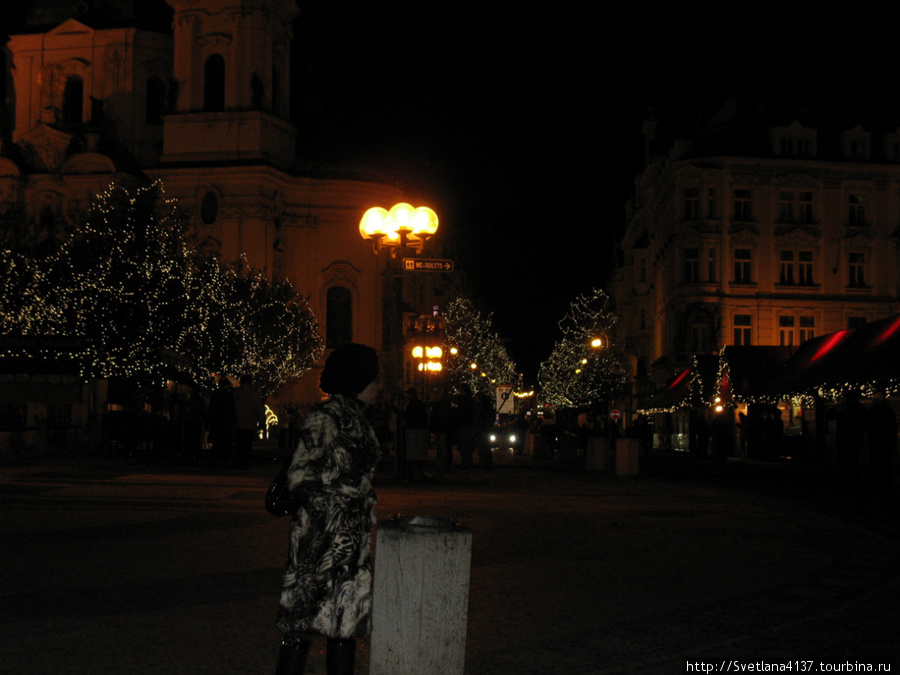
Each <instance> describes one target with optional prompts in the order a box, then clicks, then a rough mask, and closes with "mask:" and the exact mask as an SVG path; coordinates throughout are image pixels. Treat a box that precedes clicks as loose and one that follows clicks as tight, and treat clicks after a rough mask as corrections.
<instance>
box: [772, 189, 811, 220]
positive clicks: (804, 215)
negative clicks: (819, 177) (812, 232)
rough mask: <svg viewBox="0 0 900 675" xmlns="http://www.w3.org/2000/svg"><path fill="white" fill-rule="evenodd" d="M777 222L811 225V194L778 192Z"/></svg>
mask: <svg viewBox="0 0 900 675" xmlns="http://www.w3.org/2000/svg"><path fill="white" fill-rule="evenodd" d="M778 222H781V223H804V224H808V223H812V222H813V212H812V192H790V191H782V192H780V193H779V195H778Z"/></svg>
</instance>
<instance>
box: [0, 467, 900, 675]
mask: <svg viewBox="0 0 900 675" xmlns="http://www.w3.org/2000/svg"><path fill="white" fill-rule="evenodd" d="M262 455H265V453H264V452H263V453H262ZM262 455H261V454H259V453H258V457H257V459H258V462H257V463H256V464H255V466H254V467H253V468H252V469H250V470H249V471H245V472H236V471H218V472H215V473H210V472H205V471H202V470H199V469H195V468H191V467H181V468H179V467H175V466H166V465H161V464H152V463H147V462H139V461H134V460H127V461H126V460H116V461H99V460H96V461H95V460H91V461H86V460H82V461H80V462H72V461H69V462H56V463H44V464H42V465H36V466H29V467H6V468H4V469H3V470H2V472H0V506H2V521H0V537H2V540H0V543H2V548H0V584H2V585H0V598H2V604H0V629H2V635H3V637H2V640H0V673H4V674H5V673H10V674H11V675H18V674H19V673H22V674H27V673H51V672H53V673H56V672H61V673H85V674H93V673H117V674H118V673H125V672H130V673H270V672H273V670H274V660H275V654H276V652H277V640H278V636H277V634H276V633H275V631H274V628H273V626H272V619H273V613H274V607H275V603H276V602H277V588H278V584H279V574H280V565H281V562H282V558H283V555H284V551H283V547H284V545H285V535H286V529H287V523H286V521H283V520H278V519H275V518H272V517H270V516H268V514H265V513H264V512H262V510H261V500H262V495H263V492H264V490H265V487H266V485H267V482H268V479H269V477H270V475H271V474H272V473H273V468H274V466H275V464H274V463H273V462H271V461H266V459H267V457H264V456H262ZM378 489H379V499H380V502H379V515H380V516H381V517H386V516H388V515H391V514H394V513H403V514H407V515H430V516H438V517H439V516H445V517H452V518H457V519H460V520H463V521H464V522H465V523H466V524H467V526H468V527H469V528H470V529H471V530H472V532H473V552H472V576H471V587H470V592H469V623H468V631H467V645H466V673H467V674H468V675H507V674H510V675H512V674H515V675H527V674H531V673H533V674H535V675H537V674H541V675H549V674H554V673H566V674H567V675H568V674H571V673H581V674H585V675H589V674H594V673H680V672H686V671H688V670H690V669H692V668H693V669H699V668H701V667H702V668H709V667H710V666H713V665H715V666H717V669H718V670H720V671H721V670H728V669H729V668H730V669H731V670H732V671H735V670H739V668H738V666H741V665H744V666H746V665H748V664H754V665H766V664H787V663H792V665H793V670H796V671H800V672H815V671H816V669H819V670H820V672H821V668H822V667H823V666H826V665H831V664H834V665H843V666H844V671H843V672H847V670H848V669H847V666H848V665H853V666H854V667H856V668H857V670H856V671H850V672H860V669H859V668H858V666H859V665H860V664H869V663H872V664H878V663H885V664H886V663H892V664H893V665H894V666H895V668H896V667H900V651H898V646H897V643H898V642H900V641H898V639H897V638H898V632H900V631H898V628H897V626H898V625H900V620H898V619H900V616H898V614H900V612H898V599H900V571H898V570H900V567H898V563H900V520H898V518H897V515H898V510H897V500H896V499H895V497H896V493H894V494H892V495H881V494H877V493H874V492H872V491H871V490H869V489H867V486H866V485H864V486H863V489H862V490H860V491H858V492H855V493H852V494H847V493H841V492H840V491H838V490H837V489H836V484H835V482H834V481H833V478H832V477H831V476H830V475H829V474H828V473H827V472H825V471H823V470H821V469H819V468H818V467H811V466H803V465H796V464H791V463H771V464H762V463H754V462H747V461H730V462H720V463H717V462H691V461H688V460H686V458H684V457H668V458H658V459H655V460H653V461H650V462H646V463H645V464H644V466H643V467H642V472H641V475H639V476H638V477H635V478H629V479H624V478H622V479H617V478H615V477H614V476H610V475H608V474H605V473H599V472H591V471H586V470H584V469H579V468H575V467H568V468H567V467H560V466H557V465H555V464H553V463H551V462H545V463H542V464H540V465H535V463H534V462H532V461H531V460H530V459H528V458H513V457H498V458H497V462H496V465H495V467H494V468H493V470H491V471H481V470H479V469H477V468H476V469H472V470H468V471H463V470H461V469H453V470H452V471H451V472H449V473H448V474H447V476H446V477H445V478H444V479H443V480H440V481H420V482H412V483H410V482H404V481H399V480H397V479H395V478H393V476H392V474H391V472H390V470H389V468H385V470H384V471H380V472H379V481H378ZM376 560H377V542H376ZM376 564H377V563H376ZM367 650H368V645H367V642H366V641H361V643H360V645H359V653H358V661H359V665H358V668H357V672H358V673H360V674H361V675H366V674H367V673H368V664H367V660H368V653H367ZM323 651H324V644H316V645H315V647H314V650H313V655H312V659H311V663H310V666H309V669H308V672H310V673H324V672H325V668H324V655H323ZM801 669H803V670H801ZM830 672H836V671H835V670H834V669H832V670H831V671H830ZM837 672H840V671H837ZM398 675H405V674H398ZM412 675H420V674H412ZM421 675H427V674H421Z"/></svg>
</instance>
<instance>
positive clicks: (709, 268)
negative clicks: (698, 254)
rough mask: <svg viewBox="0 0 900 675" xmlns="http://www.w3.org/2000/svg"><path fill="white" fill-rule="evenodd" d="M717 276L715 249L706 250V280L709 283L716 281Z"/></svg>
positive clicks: (711, 247)
mask: <svg viewBox="0 0 900 675" xmlns="http://www.w3.org/2000/svg"><path fill="white" fill-rule="evenodd" d="M718 277H719V275H718V261H717V260H716V247H715V246H710V247H709V248H707V249H706V280H707V281H709V282H710V283H713V282H715V281H716V279H717V278H718Z"/></svg>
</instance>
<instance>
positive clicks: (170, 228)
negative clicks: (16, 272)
mask: <svg viewBox="0 0 900 675" xmlns="http://www.w3.org/2000/svg"><path fill="white" fill-rule="evenodd" d="M184 232H185V218H184V217H183V215H182V214H181V213H180V210H179V209H178V206H177V204H176V203H175V202H172V201H168V200H166V199H165V196H164V195H163V193H162V186H161V185H160V184H159V183H154V184H153V185H150V186H146V187H138V188H136V189H129V188H127V187H125V186H123V185H121V184H116V183H114V184H112V185H110V186H109V188H108V189H107V190H106V192H104V193H103V194H101V195H98V196H97V198H95V199H94V201H93V203H92V205H91V209H90V212H89V214H88V216H87V218H86V220H85V222H84V223H82V224H81V225H80V226H79V227H77V228H76V230H75V232H74V233H73V235H72V236H71V237H70V238H69V239H67V240H66V241H65V242H63V244H62V246H61V247H60V249H59V251H58V252H57V254H56V255H55V256H54V258H53V259H52V260H51V261H50V264H49V266H48V270H47V273H46V275H45V276H44V278H43V282H44V285H45V290H46V293H45V294H44V296H43V300H44V301H45V302H46V303H47V304H48V306H49V307H50V308H51V309H52V311H53V312H54V313H55V316H54V320H53V321H52V323H51V324H50V325H49V326H45V328H49V329H51V330H52V331H53V332H54V333H56V334H58V335H65V336H67V337H70V338H74V339H76V340H78V341H79V343H80V345H81V348H80V354H79V357H80V358H79V360H80V361H81V368H82V373H83V375H84V376H85V377H86V378H96V377H127V378H134V379H137V380H140V381H157V382H158V381H160V380H161V379H162V372H161V371H162V365H163V360H162V354H163V352H164V351H165V350H173V349H174V347H175V342H176V340H177V337H178V335H179V334H180V332H181V330H182V325H183V322H184V315H185V310H186V309H187V306H188V303H189V298H188V294H187V288H186V284H185V277H186V262H187V256H188V250H187V247H186V244H185V238H184Z"/></svg>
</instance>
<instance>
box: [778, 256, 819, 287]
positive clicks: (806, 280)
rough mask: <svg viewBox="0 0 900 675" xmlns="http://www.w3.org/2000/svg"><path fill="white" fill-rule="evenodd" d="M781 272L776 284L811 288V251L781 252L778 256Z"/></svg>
mask: <svg viewBox="0 0 900 675" xmlns="http://www.w3.org/2000/svg"><path fill="white" fill-rule="evenodd" d="M779 258H780V261H781V271H780V274H779V278H778V283H780V284H783V285H785V286H812V285H813V284H814V282H813V253H812V251H790V250H788V251H781V253H780V254H779Z"/></svg>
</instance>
